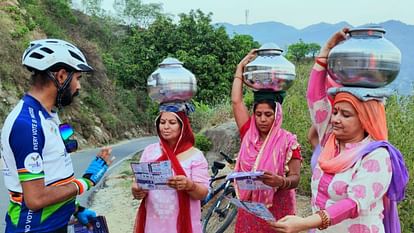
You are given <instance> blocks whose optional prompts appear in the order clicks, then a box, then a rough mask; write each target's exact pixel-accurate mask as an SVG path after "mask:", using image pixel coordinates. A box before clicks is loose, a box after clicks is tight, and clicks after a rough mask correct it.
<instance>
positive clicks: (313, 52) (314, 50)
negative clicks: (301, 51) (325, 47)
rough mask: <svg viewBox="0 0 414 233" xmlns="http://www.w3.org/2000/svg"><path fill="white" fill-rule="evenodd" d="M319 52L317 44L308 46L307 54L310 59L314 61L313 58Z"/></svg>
mask: <svg viewBox="0 0 414 233" xmlns="http://www.w3.org/2000/svg"><path fill="white" fill-rule="evenodd" d="M320 50H321V46H320V45H319V44H317V43H310V44H308V54H307V55H311V56H312V59H315V56H316V54H317V53H319V51H320Z"/></svg>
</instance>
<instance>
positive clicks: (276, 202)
mask: <svg viewBox="0 0 414 233" xmlns="http://www.w3.org/2000/svg"><path fill="white" fill-rule="evenodd" d="M255 56H256V54H255V51H254V50H253V51H251V52H250V53H249V54H248V55H247V56H246V57H245V58H244V59H243V60H242V61H241V62H240V63H239V65H238V66H237V69H236V73H235V77H234V81H233V87H232V106H233V114H234V118H235V120H236V124H237V126H238V128H239V131H240V136H241V139H242V143H241V147H240V151H239V154H238V158H237V163H236V167H235V171H243V172H247V171H264V172H265V173H264V175H263V176H262V177H261V179H262V181H263V183H264V184H266V185H268V186H271V187H272V189H270V190H269V189H266V190H253V191H252V190H240V189H239V188H238V187H237V184H236V191H237V194H238V197H239V199H240V200H243V201H250V202H260V203H264V204H265V205H266V207H268V209H269V210H270V212H271V213H272V214H273V216H274V217H275V219H280V218H282V217H284V216H286V215H290V214H295V211H296V198H295V188H296V187H297V185H298V184H299V178H300V164H301V159H302V158H301V154H300V146H299V144H298V142H297V140H296V135H294V134H292V133H290V132H288V131H286V130H284V129H282V128H281V124H282V115H283V114H282V107H281V103H282V101H283V97H284V92H277V93H275V92H255V102H254V106H253V116H249V112H248V110H247V107H246V106H245V104H244V102H243V93H242V89H243V81H242V72H243V69H244V66H245V65H246V64H247V63H248V62H249V61H251V60H252V59H253V58H254V57H255ZM235 232H236V233H244V232H246V233H252V232H255V233H261V232H263V233H264V232H275V231H274V230H272V229H271V228H270V226H269V225H268V224H267V223H266V221H264V220H262V219H260V218H258V217H256V216H255V215H252V214H250V213H248V212H246V211H244V210H243V209H239V210H238V214H237V220H236V226H235Z"/></svg>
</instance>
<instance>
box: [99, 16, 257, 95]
mask: <svg viewBox="0 0 414 233" xmlns="http://www.w3.org/2000/svg"><path fill="white" fill-rule="evenodd" d="M257 47H259V46H258V43H257V42H254V41H253V39H252V37H250V36H242V35H236V36H235V37H234V38H232V39H231V38H230V37H229V36H228V34H227V33H226V31H225V29H224V28H223V27H218V28H217V27H214V26H213V25H212V24H211V14H204V13H203V12H201V11H191V12H190V13H189V14H182V15H180V20H179V22H178V24H174V23H173V22H172V19H170V18H168V17H165V16H158V17H157V18H156V19H155V21H154V22H153V23H152V24H150V25H149V26H148V28H147V29H144V28H134V29H133V30H132V31H131V34H130V35H129V36H127V37H125V38H124V40H122V41H121V42H120V43H119V44H118V45H117V46H116V47H114V48H113V50H114V52H113V53H112V54H108V56H106V57H105V63H106V67H107V68H108V73H109V75H111V76H112V77H114V78H115V79H116V80H117V83H119V84H120V85H122V86H123V87H125V88H128V89H140V90H145V89H146V81H147V78H148V76H149V75H150V74H151V73H152V72H153V71H154V70H155V69H156V68H157V67H158V64H159V63H160V62H161V61H162V60H163V59H164V58H166V57H167V56H171V57H175V58H177V59H179V60H180V61H182V62H183V63H184V67H186V68H187V69H189V70H190V71H191V72H192V73H194V74H195V76H196V78H197V83H198V90H199V91H198V92H197V95H196V97H195V99H196V100H197V101H203V102H204V103H215V102H219V101H222V100H223V99H226V98H228V96H229V90H230V87H231V82H232V78H233V73H234V70H235V68H236V65H237V64H238V62H239V61H240V60H241V59H242V58H243V57H244V56H245V55H246V54H247V53H248V51H250V50H251V49H252V48H257Z"/></svg>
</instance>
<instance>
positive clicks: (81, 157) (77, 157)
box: [0, 137, 157, 232]
mask: <svg viewBox="0 0 414 233" xmlns="http://www.w3.org/2000/svg"><path fill="white" fill-rule="evenodd" d="M156 141H157V138H156V137H146V138H139V139H134V140H130V141H125V142H122V143H119V144H116V145H113V146H112V155H114V156H115V160H114V162H113V164H112V166H111V167H110V168H109V171H110V170H111V169H113V168H115V167H116V166H117V165H118V164H120V163H121V162H122V161H124V160H126V159H128V158H129V157H130V156H132V155H134V154H135V153H137V152H139V151H141V150H143V149H144V148H145V146H147V145H148V144H150V143H154V142H156ZM98 151H99V149H88V150H84V151H80V152H77V153H74V154H72V162H73V167H74V169H75V177H80V176H82V175H83V172H84V171H85V170H86V168H87V167H88V165H89V163H90V161H91V160H92V158H93V157H94V156H95V155H96V154H97V153H98ZM1 170H2V167H0V171H1ZM0 176H1V178H0V232H4V229H5V223H4V218H5V214H6V212H7V206H8V202H9V199H8V195H7V193H8V192H7V189H6V187H5V186H4V179H3V174H1V175H0ZM90 193H91V192H88V194H90ZM87 198H88V196H87V195H86V194H85V195H82V196H81V197H80V198H79V201H80V203H81V204H82V205H86V203H87Z"/></svg>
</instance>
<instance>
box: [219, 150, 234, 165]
mask: <svg viewBox="0 0 414 233" xmlns="http://www.w3.org/2000/svg"><path fill="white" fill-rule="evenodd" d="M220 154H221V155H222V156H223V157H224V159H225V160H226V161H227V162H228V163H229V164H235V163H236V160H234V159H232V158H230V156H228V155H227V154H226V153H224V152H223V151H220Z"/></svg>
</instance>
